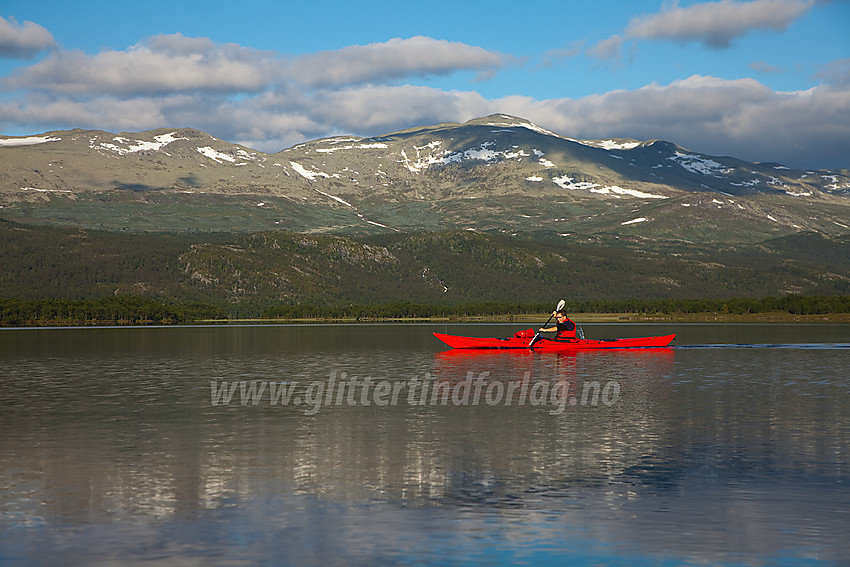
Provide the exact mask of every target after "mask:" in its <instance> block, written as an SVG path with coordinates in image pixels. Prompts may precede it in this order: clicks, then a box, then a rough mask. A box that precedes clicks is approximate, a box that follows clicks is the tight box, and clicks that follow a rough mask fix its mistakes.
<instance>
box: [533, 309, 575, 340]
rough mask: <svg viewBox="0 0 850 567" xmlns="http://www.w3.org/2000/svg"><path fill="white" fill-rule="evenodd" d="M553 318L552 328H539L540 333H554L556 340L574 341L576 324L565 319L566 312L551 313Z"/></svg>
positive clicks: (567, 318)
mask: <svg viewBox="0 0 850 567" xmlns="http://www.w3.org/2000/svg"><path fill="white" fill-rule="evenodd" d="M552 316H553V317H555V326H554V327H541V328H540V332H541V333H552V332H554V333H555V338H556V339H574V338H576V324H575V323H573V322H572V320H571V319H570V318H569V317H567V312H566V311H555V312H554V313H552Z"/></svg>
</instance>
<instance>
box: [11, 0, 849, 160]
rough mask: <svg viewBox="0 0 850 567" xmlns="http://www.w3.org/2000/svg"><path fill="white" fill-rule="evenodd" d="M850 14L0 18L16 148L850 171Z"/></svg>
mask: <svg viewBox="0 0 850 567" xmlns="http://www.w3.org/2000/svg"><path fill="white" fill-rule="evenodd" d="M848 29H850V2H848V1H846V0H749V1H742V0H719V1H714V2H697V1H686V0H680V1H678V2H675V1H664V2H659V1H646V0H630V1H619V0H608V1H605V2H570V1H561V2H556V1H545V0H541V1H537V2H533V3H526V4H522V3H517V2H499V1H490V2H479V1H474V0H472V1H470V0H467V1H462V2H459V1H454V2H446V1H442V0H432V1H429V2H403V1H400V0H396V1H394V2H384V1H380V2H368V1H362V2H353V1H345V2H334V1H329V2H321V1H316V0H314V1H309V2H307V1H304V2H302V1H289V2H286V1H276V2H272V1H266V0H254V1H252V2H245V3H239V4H237V3H233V2H217V1H213V0H209V1H206V2H195V1H192V0H181V1H174V0H172V1H170V2H162V1H159V0H150V1H147V2H137V3H130V2H114V1H112V2H102V1H86V2H66V1H50V2H44V1H42V2H40V1H38V0H25V1H18V0H3V3H2V5H0V133H3V134H5V135H24V134H35V133H42V132H45V131H48V130H55V129H69V128H91V129H103V130H107V131H110V132H116V133H117V132H136V131H142V130H149V129H154V128H162V127H167V128H171V127H193V128H198V129H200V130H204V131H207V132H209V133H211V134H213V135H215V136H217V137H219V138H222V139H225V140H228V141H230V142H236V143H242V144H245V145H247V146H249V147H252V148H255V149H258V150H262V151H267V152H274V151H279V150H281V149H283V148H286V147H289V146H291V145H294V144H297V143H299V142H302V141H304V140H308V139H314V138H318V137H323V136H330V135H337V134H355V135H361V136H370V135H380V134H384V133H388V132H392V131H396V130H400V129H404V128H408V127H411V126H417V125H424V124H433V123H439V122H463V121H466V120H469V119H472V118H476V117H479V116H485V115H488V114H493V113H497V112H499V113H507V114H513V115H517V116H521V117H523V118H527V119H529V120H531V121H533V122H535V123H537V124H539V125H540V126H543V127H545V128H548V129H550V130H553V131H555V132H558V133H560V134H562V135H565V136H568V137H573V138H582V139H589V138H611V137H628V138H636V139H641V140H645V139H666V140H670V141H673V142H676V143H678V144H680V145H682V146H685V147H686V148H688V149H690V150H694V151H699V152H704V153H709V154H714V155H732V156H735V157H740V158H742V159H747V160H752V161H778V162H781V163H784V164H786V165H789V166H794V167H800V168H827V167H828V168H850V33H848V31H847V30H848Z"/></svg>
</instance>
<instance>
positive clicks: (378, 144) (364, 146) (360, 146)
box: [316, 142, 389, 154]
mask: <svg viewBox="0 0 850 567" xmlns="http://www.w3.org/2000/svg"><path fill="white" fill-rule="evenodd" d="M388 147H389V146H387V145H386V144H384V143H382V142H375V143H372V144H349V145H347V146H339V147H336V148H316V152H317V153H320V154H331V153H333V152H337V151H340V150H372V149H387V148H388Z"/></svg>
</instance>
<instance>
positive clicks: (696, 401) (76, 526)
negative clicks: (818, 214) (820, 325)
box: [0, 328, 850, 564]
mask: <svg viewBox="0 0 850 567" xmlns="http://www.w3.org/2000/svg"><path fill="white" fill-rule="evenodd" d="M354 329H355V332H357V331H356V328H354ZM123 331H124V330H115V331H114V332H115V333H118V334H119V335H120V333H121V332H123ZM430 331H431V329H428V328H422V329H419V330H416V329H415V328H414V330H413V331H411V330H410V329H406V330H405V331H403V332H395V334H396V335H398V341H397V342H395V343H394V342H393V341H392V334H393V333H388V332H384V331H381V332H380V333H377V335H378V336H380V340H376V341H375V342H373V343H370V342H369V341H368V340H366V339H365V338H364V337H363V336H362V335H360V336H358V337H356V338H348V339H346V340H344V341H343V342H342V343H341V345H342V346H340V345H337V346H336V347H333V348H330V349H329V350H327V351H323V350H322V349H321V348H320V345H321V341H320V340H319V338H321V337H324V338H325V339H327V337H328V335H329V334H331V335H332V334H333V333H339V332H341V331H338V330H334V331H333V332H328V331H325V330H322V331H321V333H320V334H319V335H310V333H308V332H305V331H304V330H301V329H296V330H294V331H285V330H283V331H282V330H281V329H269V330H266V331H264V332H260V331H258V330H257V329H246V330H245V331H244V335H243V334H242V332H240V331H236V332H235V334H234V330H232V329H221V330H219V329H213V330H209V331H207V330H197V329H191V330H187V331H186V332H187V336H180V335H171V337H170V338H169V339H168V340H164V339H163V338H162V337H161V336H159V337H151V336H147V337H146V338H144V339H143V340H141V341H139V342H136V341H134V340H131V339H128V338H127V336H126V335H123V336H120V337H117V338H116V337H112V336H111V335H109V334H106V335H104V337H106V336H110V337H111V338H109V339H108V340H107V341H106V343H100V344H91V345H89V346H88V347H86V342H85V341H82V340H81V339H80V335H78V334H74V333H72V334H73V336H72V337H71V339H70V343H68V344H63V343H62V341H63V340H64V339H63V337H62V335H61V334H60V335H56V334H54V335H52V336H49V335H47V336H49V338H50V340H42V339H43V338H44V336H45V335H40V338H39V339H38V341H37V342H38V344H36V345H29V346H24V345H22V346H21V348H20V349H12V348H10V347H9V346H8V343H7V344H6V345H5V346H4V347H3V350H2V353H0V354H2V363H3V368H4V371H3V374H2V378H0V380H2V398H0V410H2V411H0V428H2V432H3V435H2V437H0V486H2V488H3V490H2V496H0V563H10V562H11V563H14V562H15V561H14V560H15V559H18V560H19V562H20V563H22V564H38V563H44V564H49V563H50V561H49V559H48V558H49V557H51V553H54V554H55V553H64V552H66V551H67V550H68V549H71V550H74V553H72V554H71V556H70V558H71V559H69V561H68V562H67V563H68V564H87V563H89V562H91V561H92V560H94V559H97V558H99V557H104V556H105V557H113V558H123V559H127V558H131V559H132V558H135V559H139V560H141V558H145V557H147V555H146V554H147V553H148V552H149V550H151V549H158V550H161V553H162V557H165V558H170V559H183V560H186V561H187V562H191V561H190V560H191V559H197V558H199V557H202V558H204V559H205V560H206V561H207V562H212V563H216V562H220V563H239V562H243V561H244V562H245V563H256V562H258V561H259V562H269V560H270V558H272V557H278V558H280V557H282V558H285V559H286V561H284V562H290V563H314V562H318V561H322V562H325V563H330V564H333V563H334V562H335V559H336V558H338V557H342V556H345V555H346V554H348V558H349V559H351V560H349V561H347V563H349V564H351V563H358V562H361V563H370V562H372V563H374V562H381V560H385V562H391V563H398V562H405V563H417V562H428V561H433V560H435V559H437V558H439V557H441V554H445V553H453V554H460V555H459V556H458V555H454V556H455V557H460V558H461V559H465V560H467V561H470V562H481V561H484V562H487V561H490V562H497V563H498V562H510V561H512V560H525V561H532V560H540V559H545V558H547V557H549V558H552V557H556V558H561V559H563V558H564V557H572V556H574V554H575V553H576V552H577V550H581V551H582V552H585V553H587V557H589V558H596V560H598V561H599V562H602V563H612V562H614V563H616V562H617V561H618V558H619V559H622V563H623V564H629V563H633V562H636V558H640V557H646V558H651V559H650V560H651V561H654V562H657V561H660V560H662V559H664V558H667V559H670V560H681V559H682V558H685V559H686V560H689V561H703V562H713V563H717V562H730V563H736V562H742V561H754V562H759V558H760V560H761V561H762V562H763V561H764V558H770V559H769V560H768V561H767V562H771V561H773V562H777V560H781V559H782V558H783V557H786V556H787V557H793V558H804V559H805V558H808V559H812V558H814V559H824V560H826V561H838V560H839V559H840V558H841V557H846V556H847V554H848V552H850V547H848V545H847V543H846V542H845V541H844V540H845V535H846V533H848V532H850V519H848V518H847V515H846V510H848V509H850V497H849V496H848V493H847V491H846V490H844V486H845V484H846V481H847V478H848V468H847V467H848V463H847V459H846V455H847V454H848V449H850V420H848V409H850V402H849V401H848V400H850V396H848V394H850V384H849V383H848V378H847V376H850V351H848V350H847V349H768V348H752V349H750V348H748V349H728V348H708V349H706V348H694V349H682V348H677V349H648V350H627V351H582V352H574V353H531V352H511V351H508V352H464V351H447V352H434V351H435V350H436V349H437V348H440V347H439V346H438V345H433V344H432V343H430V342H428V339H427V335H428V334H429V333H430ZM216 332H222V333H224V336H216V335H215V333H216ZM292 332H295V333H297V334H300V335H301V336H300V337H298V338H295V337H291V336H288V335H287V333H292ZM691 332H694V331H693V330H692V331H691ZM712 332H714V333H716V330H715V329H712ZM207 333H210V334H207ZM752 334H753V333H750V335H751V336H752ZM144 335H145V333H142V334H141V335H139V336H144ZM239 335H241V336H239ZM18 336H23V335H18ZM89 336H91V335H89ZM15 340H16V341H17V340H21V339H15ZM833 340H834V341H835V342H836V343H838V342H842V340H841V337H838V340H835V339H833ZM697 341H698V344H704V343H705V341H699V340H698V339H697ZM753 342H755V341H753ZM843 342H844V343H846V339H844V340H843ZM180 345H184V346H183V347H181V346H180ZM184 347H185V349H186V350H183V349H184ZM343 373H345V374H346V375H347V376H349V377H357V378H358V380H359V383H361V384H362V383H363V382H365V379H366V378H367V377H369V378H372V380H373V381H372V384H373V387H374V384H377V383H379V382H381V381H385V382H387V383H389V384H390V387H391V388H392V387H393V386H395V385H398V386H399V390H398V391H399V396H398V399H397V403H394V404H393V403H388V404H386V405H378V404H376V403H374V400H375V398H374V396H370V397H366V398H365V399H366V400H367V401H370V403H369V404H368V405H367V404H364V403H361V399H363V398H361V397H360V396H359V395H358V396H356V397H355V398H353V399H355V400H356V402H357V403H354V404H349V403H347V401H346V399H345V397H343V398H341V399H342V400H343V401H342V403H339V404H336V403H334V401H335V399H336V398H335V396H332V397H331V398H330V400H331V403H329V404H327V405H322V406H321V408H320V410H319V411H317V412H316V413H315V414H313V415H305V407H304V405H303V404H302V405H296V404H295V403H294V402H293V403H290V404H282V403H277V404H272V403H271V398H270V397H269V394H268V391H266V393H265V394H264V396H265V397H263V398H262V399H260V400H259V402H258V403H256V404H254V403H252V401H251V400H247V401H246V400H244V399H242V398H240V389H239V387H238V386H237V388H236V389H235V390H234V392H235V393H234V398H233V400H232V401H231V402H230V403H229V404H219V405H213V404H212V402H211V396H212V392H211V381H212V380H216V381H218V382H219V383H220V382H221V381H225V380H226V381H229V382H231V383H236V384H239V383H241V382H245V383H246V384H249V383H250V382H257V383H259V382H267V383H270V382H272V381H273V382H275V383H293V382H299V383H300V384H302V385H306V384H307V383H313V382H321V383H322V384H323V386H324V388H325V389H324V390H323V392H324V393H327V392H329V391H331V388H330V385H331V381H332V376H333V377H335V378H333V379H334V380H336V387H338V386H339V383H340V381H341V376H342V375H343ZM414 380H416V381H417V384H418V386H417V387H418V388H420V389H418V390H416V392H415V394H414V395H413V396H412V397H411V398H408V395H407V394H408V390H407V389H404V388H408V389H409V388H410V387H411V383H412V382H413V381H414ZM424 384H428V387H429V393H428V396H427V397H425V398H423V397H422V395H421V394H422V392H423V390H422V389H421V388H423V387H424ZM513 384H515V386H514V387H513V389H511V386H512V385H513ZM613 384H616V388H615V387H614V386H613ZM479 385H480V387H478V386H479ZM588 385H590V386H588ZM524 386H525V390H523V387H524ZM476 387H478V397H477V400H478V403H473V402H474V401H475V400H476V397H475V391H476ZM606 387H608V390H607V393H606V390H605V388H606ZM440 388H443V389H442V390H441V389H440ZM535 388H536V390H535ZM435 391H438V392H441V393H440V394H439V395H438V396H436V397H434V396H433V392H435ZM585 391H587V394H586V395H585ZM442 392H447V394H446V396H445V397H444V396H443V394H442ZM544 392H545V393H544ZM553 392H556V393H555V394H553ZM615 392H616V395H615ZM464 395H466V398H464ZM562 395H563V396H565V397H563V398H562ZM423 399H424V403H420V402H421V401H423ZM455 399H457V400H458V403H455ZM410 400H412V402H411V401H410ZM432 400H433V402H434V403H432ZM444 400H445V401H444ZM572 400H575V402H574V403H571V402H572ZM521 401H523V403H520V402H521ZM243 402H245V403H243ZM559 409H560V410H562V411H558V410H559ZM376 533H381V534H383V535H384V537H382V538H376V537H375V534H376ZM409 533H417V534H419V536H420V539H419V541H418V542H416V543H405V542H409V538H408V537H407V536H406V535H404V534H409ZM683 533H688V534H691V535H690V536H689V537H682V535H681V534H683ZM329 534H330V535H329ZM145 550H148V551H145ZM234 550H236V551H234ZM783 554H785V555H783ZM352 557H353V559H352ZM358 558H359V559H358ZM219 560H220V561H219ZM479 560H481V561H479ZM116 562H120V561H116ZM340 562H341V561H340Z"/></svg>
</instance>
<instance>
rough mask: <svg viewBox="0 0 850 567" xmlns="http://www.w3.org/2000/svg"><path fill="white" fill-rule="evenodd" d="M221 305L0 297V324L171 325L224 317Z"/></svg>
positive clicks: (119, 298) (130, 298) (135, 299)
mask: <svg viewBox="0 0 850 567" xmlns="http://www.w3.org/2000/svg"><path fill="white" fill-rule="evenodd" d="M227 317H228V313H227V311H226V310H224V309H223V308H221V307H218V306H216V305H212V304H206V303H199V302H185V303H175V304H168V303H164V302H162V301H158V300H155V299H151V298H149V297H140V296H117V297H102V298H98V299H32V300H22V299H15V298H0V325H2V326H5V327H20V326H30V325H51V326H61V325H75V326H76V325H171V324H181V323H192V322H197V321H201V320H210V319H227Z"/></svg>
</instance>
